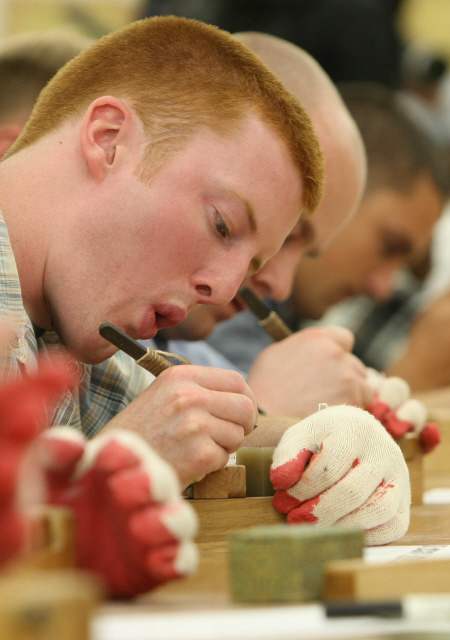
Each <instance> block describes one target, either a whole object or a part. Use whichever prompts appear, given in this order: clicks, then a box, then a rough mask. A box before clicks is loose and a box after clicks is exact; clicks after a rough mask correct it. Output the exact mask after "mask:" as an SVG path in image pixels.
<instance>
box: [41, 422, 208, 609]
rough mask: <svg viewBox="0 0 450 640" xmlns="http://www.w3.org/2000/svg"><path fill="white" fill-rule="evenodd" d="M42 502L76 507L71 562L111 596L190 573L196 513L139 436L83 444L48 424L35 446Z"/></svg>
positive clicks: (70, 431) (193, 562)
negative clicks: (42, 483)
mask: <svg viewBox="0 0 450 640" xmlns="http://www.w3.org/2000/svg"><path fill="white" fill-rule="evenodd" d="M37 448H38V455H39V459H40V461H41V464H42V467H43V470H44V472H45V476H46V481H47V489H48V500H47V502H48V503H50V504H53V505H64V506H68V507H71V508H72V509H73V510H74V512H75V523H76V524H75V526H76V547H77V566H79V567H80V568H82V569H89V570H90V571H94V572H96V573H98V574H99V575H100V576H101V577H102V578H103V579H104V581H105V584H106V587H107V589H108V592H109V594H110V595H112V596H120V597H124V596H133V595H136V594H139V593H143V592H145V591H149V590H150V589H153V588H155V587H157V586H158V585H161V584H163V583H164V582H166V581H167V580H171V579H173V578H180V577H183V576H185V575H187V574H189V573H192V571H194V569H195V568H196V566H197V550H196V547H195V545H194V543H193V542H192V540H193V537H194V535H195V533H196V530H197V518H196V514H195V512H194V510H193V509H192V507H191V506H190V505H189V504H188V503H187V502H186V500H183V499H182V498H181V495H180V488H179V483H178V478H177V477H176V474H175V472H174V470H173V469H172V468H171V467H170V466H169V465H168V464H167V463H166V462H165V461H164V460H162V459H161V458H160V457H159V456H158V455H157V454H156V453H155V452H154V451H153V450H152V449H151V448H150V447H149V446H148V445H147V443H145V442H144V441H143V440H142V439H141V438H139V436H137V435H136V434H134V433H130V432H129V431H125V432H124V431H116V432H114V431H110V432H109V433H107V434H105V435H102V436H100V437H98V438H96V439H95V440H91V441H90V442H87V441H86V440H85V439H84V437H83V436H82V435H81V434H79V433H78V432H76V431H74V430H73V429H71V428H70V427H54V428H53V429H49V430H47V431H46V432H45V434H43V435H42V436H41V438H40V440H39V442H38V443H37Z"/></svg>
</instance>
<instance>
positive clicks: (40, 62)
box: [0, 29, 92, 158]
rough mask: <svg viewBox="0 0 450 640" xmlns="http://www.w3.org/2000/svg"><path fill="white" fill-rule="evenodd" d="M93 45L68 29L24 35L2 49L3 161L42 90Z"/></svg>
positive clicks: (0, 108) (0, 135)
mask: <svg viewBox="0 0 450 640" xmlns="http://www.w3.org/2000/svg"><path fill="white" fill-rule="evenodd" d="M91 43H92V41H91V40H90V39H89V38H86V37H85V36H82V35H81V34H78V33H76V32H74V31H70V30H68V29H67V30H66V29H54V30H49V31H38V32H29V33H24V34H20V35H17V36H12V37H10V38H6V39H5V40H3V41H2V43H1V45H0V158H1V157H3V155H4V154H5V153H6V151H7V150H8V149H9V147H10V146H11V145H12V144H13V143H14V142H15V141H16V140H17V138H18V137H19V135H20V132H21V131H22V129H23V127H24V126H25V124H26V122H27V120H28V118H29V117H30V114H31V111H32V109H33V107H34V104H35V102H36V100H37V98H38V96H39V93H40V92H41V90H42V89H43V88H44V87H45V85H46V84H47V82H48V81H49V80H50V79H51V78H53V76H54V75H55V74H56V73H57V71H58V70H59V69H60V68H61V67H62V66H63V65H65V64H66V62H68V61H69V60H71V59H72V58H73V57H74V56H76V55H77V54H78V53H80V52H81V51H82V50H83V49H85V48H86V47H87V46H88V45H90V44H91Z"/></svg>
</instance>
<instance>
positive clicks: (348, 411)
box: [270, 406, 411, 545]
mask: <svg viewBox="0 0 450 640" xmlns="http://www.w3.org/2000/svg"><path fill="white" fill-rule="evenodd" d="M270 477H271V481H272V484H273V486H274V488H275V489H277V492H276V494H275V496H274V505H275V507H276V509H278V511H281V512H282V513H287V514H288V517H287V519H288V522H290V523H301V522H309V523H318V524H323V525H331V524H334V523H339V524H343V525H348V526H351V525H355V526H356V525H357V526H361V527H363V528H364V529H366V543H367V544H368V545H378V544H387V543H388V542H392V541H393V540H397V539H398V538H401V537H402V536H403V535H404V534H405V533H406V530H407V529H408V524H409V509H410V503H411V489H410V484H409V474H408V468H407V466H406V463H405V460H404V458H403V455H402V452H401V451H400V448H399V447H398V446H397V444H396V443H395V442H394V440H393V439H392V438H391V436H390V435H389V434H388V433H387V431H386V430H385V429H384V427H383V426H382V425H381V424H380V422H379V421H378V420H376V419H375V418H374V416H373V415H371V414H370V413H368V412H366V411H363V410H362V409H358V408H356V407H348V406H337V407H328V408H326V409H322V410H321V411H318V412H317V413H315V414H313V415H312V416H310V417H309V418H306V419H305V420H302V421H301V422H299V423H297V424H296V425H294V426H293V427H291V428H290V429H288V430H287V431H286V433H285V434H284V435H283V437H282V438H281V441H280V444H279V445H278V447H277V448H276V450H275V453H274V456H273V463H272V467H271V474H270Z"/></svg>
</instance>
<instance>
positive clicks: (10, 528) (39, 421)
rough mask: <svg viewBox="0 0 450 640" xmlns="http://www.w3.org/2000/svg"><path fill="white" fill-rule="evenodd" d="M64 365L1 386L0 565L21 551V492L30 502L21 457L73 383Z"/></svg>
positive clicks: (45, 366)
mask: <svg viewBox="0 0 450 640" xmlns="http://www.w3.org/2000/svg"><path fill="white" fill-rule="evenodd" d="M65 365H66V361H59V360H55V361H51V362H50V361H43V362H41V364H40V369H39V370H38V371H37V372H36V373H35V374H33V375H32V376H23V377H22V378H20V379H18V380H15V381H14V382H9V383H6V384H4V385H2V386H0V566H3V565H4V564H5V563H6V562H9V561H10V560H12V559H14V558H15V557H17V556H18V555H20V553H21V552H22V551H23V550H24V544H25V537H26V529H27V519H26V515H25V514H24V511H23V509H22V506H23V505H21V504H20V497H22V496H19V494H20V490H21V489H22V493H23V494H25V495H24V496H23V497H24V498H25V500H26V501H29V495H28V493H29V492H27V476H28V475H30V472H31V470H30V469H29V468H28V467H25V468H23V463H24V457H25V455H26V453H27V452H28V448H29V445H30V443H31V442H32V441H33V440H34V439H35V438H36V437H37V436H38V434H39V433H40V432H41V431H42V430H43V429H44V428H45V427H46V426H47V408H48V407H49V406H50V404H51V403H52V401H53V400H54V399H55V397H56V396H57V395H58V394H61V393H62V392H63V391H64V390H65V389H66V388H67V387H72V386H73V385H74V383H75V379H74V377H73V375H72V374H71V373H70V372H69V371H68V370H67V367H66V366H65ZM28 486H29V485H28ZM33 493H34V492H33Z"/></svg>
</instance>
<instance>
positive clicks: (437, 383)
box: [386, 292, 450, 393]
mask: <svg viewBox="0 0 450 640" xmlns="http://www.w3.org/2000/svg"><path fill="white" fill-rule="evenodd" d="M386 373H387V375H388V376H400V377H401V378H404V379H405V380H406V381H407V382H408V384H409V386H410V387H411V390H412V392H413V393H418V392H422V391H428V390H431V389H439V388H440V387H447V386H449V385H450V292H449V293H446V294H445V295H443V296H442V297H441V298H438V299H437V300H436V301H435V302H433V304H431V305H430V307H428V309H426V310H425V311H423V312H422V313H421V314H420V315H418V316H417V317H416V319H415V320H414V323H413V324H412V326H411V329H410V332H409V335H408V341H407V343H406V349H405V351H404V353H403V354H402V355H401V357H400V358H399V359H398V360H397V361H396V362H394V363H392V365H391V366H390V367H389V368H388V369H387V371H386Z"/></svg>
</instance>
